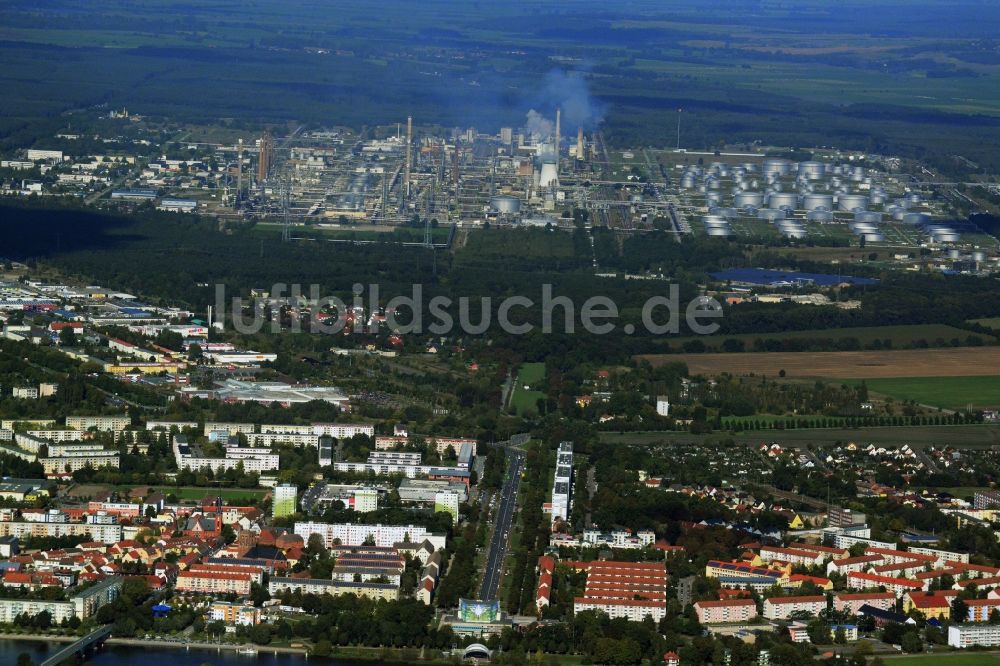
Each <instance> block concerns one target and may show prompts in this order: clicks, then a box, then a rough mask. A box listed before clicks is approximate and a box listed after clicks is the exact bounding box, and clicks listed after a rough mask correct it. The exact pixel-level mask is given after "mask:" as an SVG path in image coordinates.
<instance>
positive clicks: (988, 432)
mask: <svg viewBox="0 0 1000 666" xmlns="http://www.w3.org/2000/svg"><path fill="white" fill-rule="evenodd" d="M600 438H601V441H602V442H607V443H609V444H639V445H642V444H655V443H658V442H678V443H682V444H687V443H690V444H693V445H697V444H700V443H703V442H706V441H708V440H711V441H718V440H719V439H722V438H725V439H732V440H733V441H734V442H735V443H737V444H744V445H749V446H759V445H760V443H761V442H777V443H778V444H780V445H781V446H785V447H788V446H795V447H798V446H809V445H813V446H820V445H824V444H835V443H837V442H878V443H880V444H886V445H897V446H902V445H903V444H910V445H911V446H913V445H933V446H945V445H948V446H956V447H962V448H988V447H992V446H996V445H1000V427H997V426H987V425H961V426H900V427H889V426H878V427H875V426H873V427H866V428H818V429H817V428H804V429H795V430H757V431H749V432H740V433H736V434H735V435H729V434H728V433H726V432H722V431H720V432H716V433H713V434H709V435H692V434H691V433H689V432H670V431H665V432H602V433H600Z"/></svg>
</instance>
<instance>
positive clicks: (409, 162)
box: [403, 116, 413, 197]
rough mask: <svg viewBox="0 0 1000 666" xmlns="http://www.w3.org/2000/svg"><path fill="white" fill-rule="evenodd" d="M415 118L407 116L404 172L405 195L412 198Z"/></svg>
mask: <svg viewBox="0 0 1000 666" xmlns="http://www.w3.org/2000/svg"><path fill="white" fill-rule="evenodd" d="M412 151H413V116H406V171H404V172H403V195H404V196H407V197H408V196H410V170H411V169H412V168H413V152H412Z"/></svg>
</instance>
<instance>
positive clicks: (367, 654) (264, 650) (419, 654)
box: [0, 633, 452, 666]
mask: <svg viewBox="0 0 1000 666" xmlns="http://www.w3.org/2000/svg"><path fill="white" fill-rule="evenodd" d="M80 638H81V637H80V636H60V635H50V634H9V633H0V640H9V641H25V642H33V643H73V642H75V641H77V640H79V639H80ZM104 644H105V645H106V646H108V647H122V648H145V649H151V650H159V649H170V650H171V651H172V652H173V651H174V650H183V651H185V652H187V651H189V650H200V651H208V652H215V653H220V652H221V653H226V654H233V655H236V654H239V650H240V649H241V648H245V647H253V648H254V649H255V650H256V651H257V653H258V654H259V655H272V656H275V657H278V656H282V657H303V658H305V659H314V658H316V655H314V654H311V653H310V651H309V648H307V647H290V646H284V645H255V644H252V643H212V642H205V641H185V640H184V639H181V638H176V639H172V640H171V639H166V638H114V637H112V638H109V639H107V640H106V641H104ZM343 660H348V661H347V662H345V661H343ZM319 661H320V662H321V663H325V662H330V663H367V664H372V663H375V664H382V663H386V662H391V663H421V664H427V665H428V666H434V665H444V664H451V663H452V660H451V658H450V657H447V656H445V655H443V654H442V653H441V652H440V651H437V650H431V649H423V650H421V649H419V648H390V647H368V646H362V645H340V646H333V650H332V652H331V653H330V654H329V655H327V656H325V657H321V658H319Z"/></svg>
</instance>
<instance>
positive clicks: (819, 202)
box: [802, 194, 833, 210]
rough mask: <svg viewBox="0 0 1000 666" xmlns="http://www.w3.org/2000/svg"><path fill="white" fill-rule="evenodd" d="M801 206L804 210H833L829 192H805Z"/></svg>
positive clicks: (831, 196)
mask: <svg viewBox="0 0 1000 666" xmlns="http://www.w3.org/2000/svg"><path fill="white" fill-rule="evenodd" d="M802 207H803V208H805V209H806V210H816V209H817V208H822V209H823V210H833V195H830V194H807V195H806V196H805V198H803V200H802Z"/></svg>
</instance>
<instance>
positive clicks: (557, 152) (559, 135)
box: [556, 107, 562, 165]
mask: <svg viewBox="0 0 1000 666" xmlns="http://www.w3.org/2000/svg"><path fill="white" fill-rule="evenodd" d="M560 115H561V113H560V109H559V107H556V164H557V165H558V164H559V142H560V139H561V138H562V135H561V134H560V133H559V120H560Z"/></svg>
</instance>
